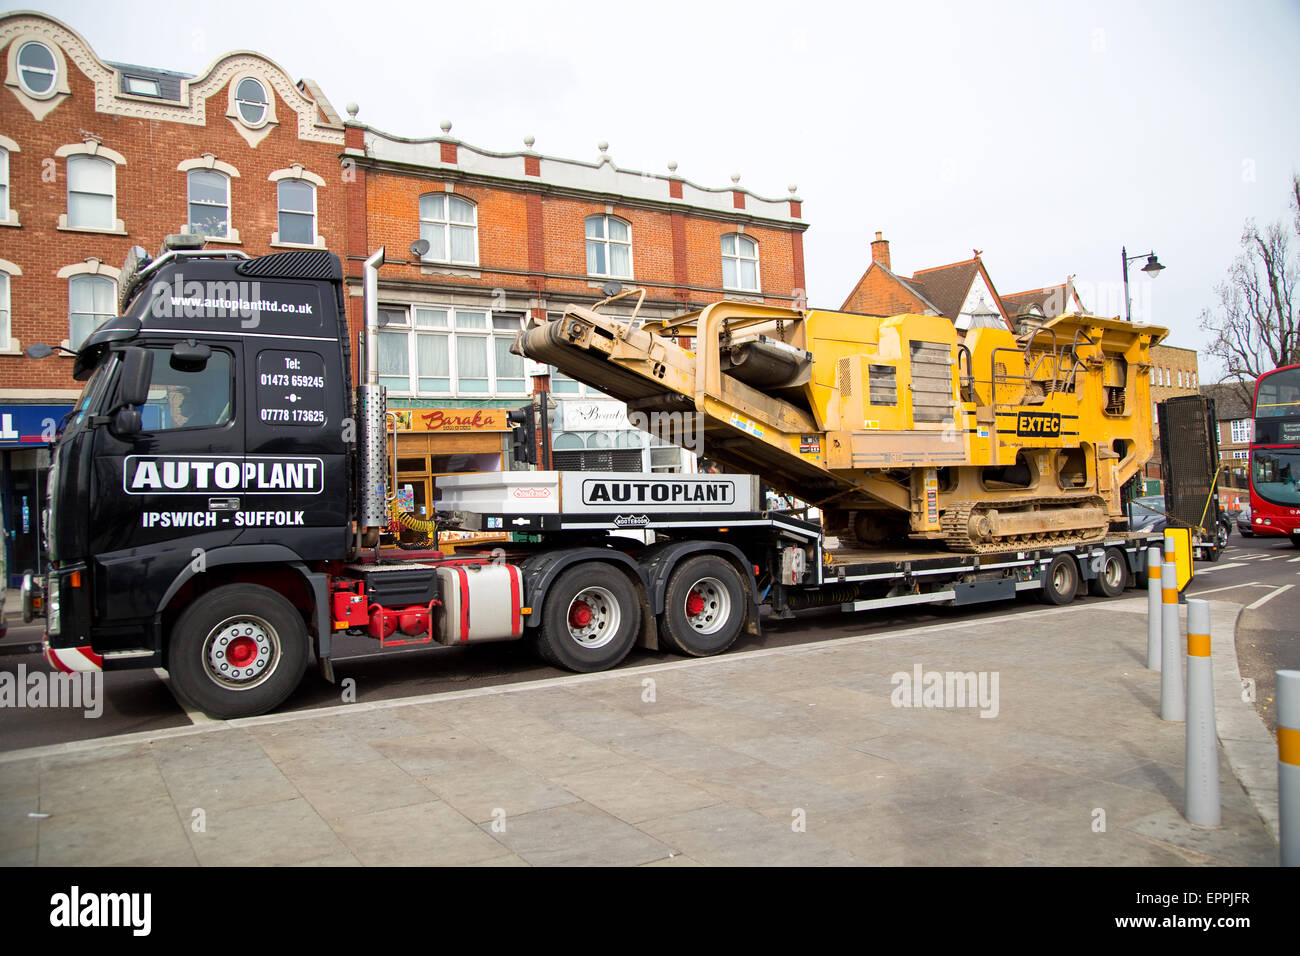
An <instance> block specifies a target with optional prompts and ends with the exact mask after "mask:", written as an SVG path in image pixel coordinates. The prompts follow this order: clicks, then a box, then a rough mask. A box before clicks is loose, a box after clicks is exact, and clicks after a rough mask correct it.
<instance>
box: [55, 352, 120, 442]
mask: <svg viewBox="0 0 1300 956" xmlns="http://www.w3.org/2000/svg"><path fill="white" fill-rule="evenodd" d="M116 364H117V355H115V354H113V353H111V352H110V353H106V354H105V355H104V357H103V358H102V359H101V360H100V362H99V365H97V366H96V367H95V371H93V372H91V373H90V378H88V379H87V380H86V386H85V388H83V389H82V390H81V396H80V397H79V398H78V399H77V404H76V405H74V406H73V407H72V412H71V413H70V414H69V415H68V418H67V421H65V422H64V425H63V429H67V428H75V427H76V426H77V425H80V424H81V423H82V422H83V421H85V419H86V416H88V415H94V414H96V413H97V412H99V411H100V405H101V404H103V402H104V393H105V392H106V391H107V390H108V383H109V381H110V380H111V379H112V377H113V367H114V366H115V365H116ZM63 429H61V430H63Z"/></svg>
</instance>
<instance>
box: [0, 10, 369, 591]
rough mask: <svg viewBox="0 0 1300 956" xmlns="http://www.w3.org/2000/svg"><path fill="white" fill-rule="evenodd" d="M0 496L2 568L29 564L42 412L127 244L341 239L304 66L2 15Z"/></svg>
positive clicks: (332, 126)
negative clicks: (180, 61) (187, 236)
mask: <svg viewBox="0 0 1300 956" xmlns="http://www.w3.org/2000/svg"><path fill="white" fill-rule="evenodd" d="M0 56H2V57H3V60H2V61H0V69H3V71H4V75H3V82H4V89H3V90H0V101H3V104H4V105H3V108H2V109H0V116H2V117H3V124H2V125H0V423H8V425H9V426H12V427H4V428H0V507H3V509H4V521H5V527H6V528H7V529H9V530H10V531H11V532H12V533H13V534H14V535H15V536H16V537H14V538H11V539H10V541H11V545H12V549H11V551H10V554H9V557H10V561H9V570H10V572H11V574H12V573H14V572H17V571H20V570H23V569H25V568H26V569H30V568H31V567H34V566H35V564H36V562H37V560H38V557H37V555H36V548H37V543H36V542H37V528H36V525H37V522H36V520H35V518H34V517H33V516H34V515H38V514H39V512H40V502H41V500H42V498H43V495H44V490H43V470H44V461H45V456H46V452H45V450H44V440H43V438H42V435H41V434H40V433H41V431H42V430H43V428H42V425H41V423H42V422H47V421H51V420H54V421H57V419H58V418H60V417H61V414H62V411H64V410H66V409H67V408H69V407H71V404H72V401H73V400H74V399H75V398H76V396H77V394H78V393H79V391H80V384H79V383H78V382H75V381H74V380H73V379H72V376H71V369H72V360H71V358H69V357H67V356H66V355H58V354H56V355H54V356H51V357H50V358H47V359H43V360H39V361H38V360H34V359H28V358H25V357H24V356H23V354H22V350H23V349H24V348H26V347H27V346H29V345H31V344H33V343H35V342H44V343H46V344H48V345H51V346H57V345H59V344H60V343H62V344H64V345H65V346H75V345H76V344H77V343H78V342H79V341H80V340H81V339H83V338H84V337H85V335H87V334H88V333H89V332H90V331H91V330H92V329H93V328H94V327H95V326H96V325H98V324H99V323H100V322H102V321H103V320H104V319H105V318H107V317H108V316H111V315H115V314H117V309H118V304H117V290H118V280H119V278H120V275H119V267H120V265H121V264H122V262H123V260H124V259H125V257H126V254H127V251H128V249H130V247H131V246H133V245H140V246H143V247H144V248H145V249H146V250H147V251H149V252H151V253H153V252H156V251H157V250H158V248H159V244H160V243H161V240H162V238H163V236H164V235H166V234H168V233H174V232H180V231H186V230H187V229H188V230H193V229H197V230H198V231H202V232H204V233H206V234H207V235H208V237H209V241H210V244H211V245H212V246H213V247H216V248H221V249H231V250H238V251H241V252H245V253H247V254H248V255H250V256H256V255H261V254H264V253H268V252H273V251H277V250H279V249H294V248H313V247H315V248H327V247H328V248H339V247H341V246H342V244H343V234H344V222H345V204H344V194H345V192H344V188H343V182H342V177H341V175H340V173H341V170H340V166H339V154H340V153H341V152H342V149H343V124H342V122H341V121H340V119H339V118H338V116H337V115H336V114H335V112H334V110H333V108H332V107H331V106H330V104H329V102H328V101H327V100H326V99H325V98H324V96H323V95H322V94H321V93H320V91H319V90H318V89H317V88H316V87H315V85H314V84H313V83H312V82H311V81H310V80H300V81H296V82H295V81H294V80H293V79H292V78H291V77H290V75H289V74H288V73H286V72H285V71H284V70H283V69H282V68H281V67H280V66H278V65H277V64H275V63H273V62H272V61H270V60H268V59H267V58H265V57H263V56H260V55H258V54H256V53H249V52H238V53H229V54H226V55H225V56H221V57H218V58H217V59H216V60H215V61H214V62H213V63H211V64H210V65H209V66H208V67H207V68H206V69H205V70H203V71H202V72H201V73H199V74H198V75H195V76H190V75H187V74H183V73H176V72H172V71H168V70H161V69H156V68H153V67H143V66H134V65H131V64H125V63H113V62H108V61H105V60H103V59H101V57H100V55H99V54H98V53H97V52H96V51H95V50H94V49H92V48H91V46H90V44H89V43H88V42H87V41H86V40H85V39H84V38H83V37H81V36H80V35H79V34H78V33H77V32H76V31H74V30H73V29H71V28H70V27H68V26H66V25H65V24H63V23H61V22H59V21H58V20H56V19H54V18H53V17H48V16H44V15H42V14H38V13H11V14H6V15H4V16H0Z"/></svg>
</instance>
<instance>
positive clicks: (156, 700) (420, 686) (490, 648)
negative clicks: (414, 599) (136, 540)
mask: <svg viewBox="0 0 1300 956" xmlns="http://www.w3.org/2000/svg"><path fill="white" fill-rule="evenodd" d="M1298 573H1300V551H1296V550H1295V549H1293V548H1292V547H1291V545H1290V543H1289V542H1288V541H1286V540H1277V541H1273V540H1269V539H1261V538H1256V539H1242V538H1241V537H1239V536H1238V535H1236V534H1234V535H1233V536H1232V538H1231V540H1230V542H1229V547H1228V550H1227V552H1225V554H1224V555H1223V557H1222V558H1221V559H1220V560H1219V562H1218V563H1217V564H1209V563H1203V564H1200V565H1198V568H1197V577H1196V579H1195V580H1194V581H1193V582H1192V584H1191V585H1189V587H1188V589H1187V593H1188V594H1189V595H1190V596H1197V595H1202V594H1203V595H1205V596H1206V597H1212V598H1214V599H1216V600H1226V601H1233V602H1236V603H1239V604H1242V605H1243V607H1244V608H1245V610H1244V611H1243V613H1242V616H1241V618H1240V619H1239V622H1238V630H1237V651H1238V655H1239V658H1240V661H1241V672H1242V674H1243V676H1245V677H1253V678H1254V680H1255V686H1256V702H1257V706H1258V707H1259V709H1260V713H1261V714H1262V715H1263V716H1264V718H1265V720H1266V721H1268V722H1269V726H1270V728H1271V729H1272V728H1273V706H1274V701H1273V671H1274V669H1276V668H1279V667H1300V641H1297V639H1296V637H1295V635H1296V626H1295V622H1296V621H1300V588H1298V587H1290V588H1287V587H1286V585H1287V584H1291V583H1293V582H1296V581H1298V580H1300V578H1298V577H1297V575H1298ZM1130 593H1134V592H1130ZM1018 600H1020V601H1022V602H1024V601H1027V602H1031V603H1032V602H1033V601H1034V596H1033V594H1032V593H1027V594H1022V595H1021V596H1020V598H1019V599H1018ZM1098 600H1100V599H1098V598H1092V597H1080V598H1078V599H1077V602H1078V603H1083V604H1086V603H1088V602H1094V601H1098ZM1006 610H1007V605H1006V603H1001V602H999V603H994V604H990V605H987V606H985V607H982V608H974V609H972V608H941V607H913V608H903V609H900V610H898V611H896V612H893V613H887V614H885V613H881V612H879V611H876V612H865V613H860V614H843V613H841V612H840V611H839V610H838V609H835V608H829V609H822V610H814V611H806V612H803V613H801V614H800V615H799V616H798V617H797V618H795V619H793V620H785V621H781V620H776V619H774V618H771V617H768V618H766V619H765V620H764V624H763V635H762V637H757V638H756V637H752V636H750V635H742V636H741V638H740V639H739V640H738V641H737V642H736V644H735V646H734V647H733V648H732V649H731V651H729V652H728V653H733V654H734V653H743V652H744V651H747V650H755V649H759V648H767V647H782V646H788V645H792V644H800V643H807V642H811V641H820V640H827V639H830V638H835V637H843V636H849V635H856V634H870V633H874V632H882V631H888V630H902V629H907V628H913V627H924V626H926V625H930V624H934V623H936V622H941V621H945V620H957V619H960V620H970V619H972V618H978V617H980V616H984V615H998V614H1004V613H1005V612H1006ZM40 639H41V627H40V625H38V624H33V625H26V626H24V625H22V624H21V623H20V622H14V621H12V620H11V622H10V631H9V635H8V636H7V637H6V638H5V640H4V642H3V645H0V649H3V650H5V651H7V653H3V654H0V672H5V671H8V672H10V673H13V674H14V675H15V676H20V675H21V674H23V673H32V672H33V671H42V672H46V671H48V670H49V668H48V667H47V665H46V664H45V662H44V659H43V658H42V656H41V655H40V653H39V652H36V653H14V651H21V650H22V649H23V646H24V645H25V644H28V643H30V644H33V645H39V642H40ZM334 640H335V648H336V657H335V667H334V670H335V677H336V679H337V681H338V683H336V684H330V683H328V682H327V681H325V680H324V679H323V678H321V677H320V676H319V675H318V674H317V673H316V672H315V671H314V670H313V671H309V672H308V674H307V675H306V677H305V678H304V680H303V682H302V684H301V685H300V686H299V687H298V689H297V690H296V691H295V692H294V694H293V695H292V696H291V697H290V698H289V700H288V701H287V702H286V703H285V704H284V705H283V706H282V707H281V708H280V709H281V710H282V711H286V710H290V711H291V710H303V709H307V708H318V707H330V706H341V705H342V704H343V703H344V702H345V700H344V698H345V695H347V696H351V697H352V698H353V699H355V700H357V701H369V700H391V699H397V698H405V697H417V696H422V695H426V694H436V693H440V692H447V691H456V690H463V689H466V688H472V687H482V686H487V685H496V684H508V683H517V682H521V681H531V680H539V679H543V678H547V677H554V676H556V675H557V673H559V672H558V671H556V670H555V669H554V668H552V667H550V666H548V665H546V664H544V663H542V662H540V661H539V660H538V658H537V657H536V655H535V654H534V653H533V651H532V648H531V647H530V646H528V643H527V642H526V641H520V642H515V643H506V644H485V645H480V646H477V647H466V648H459V647H457V648H443V647H417V648H406V649H393V650H381V649H380V648H379V647H378V645H377V644H376V642H374V641H373V640H370V639H369V638H363V637H347V636H345V635H343V636H336V637H335V639H334ZM676 659H677V658H676V657H674V656H673V655H671V654H667V653H664V652H654V651H644V650H640V649H637V650H634V651H633V653H632V654H631V655H630V656H629V658H628V661H627V663H628V664H640V665H645V664H653V663H655V662H657V661H671V660H676ZM349 681H350V682H351V683H348V682H349ZM101 697H102V714H101V715H100V716H99V717H96V718H87V717H85V716H83V713H84V711H83V710H79V709H74V708H44V709H39V710H35V709H24V708H13V707H0V750H14V749H20V748H25V747H34V746H42V745H47V744H55V743H60V742H64V741H70V740H84V739H90V738H100V737H110V736H117V735H120V734H127V733H135V732H139V731H151V730H160V729H164V728H168V727H182V726H186V725H188V724H190V723H192V722H195V721H204V720H207V718H205V717H204V716H203V715H201V714H189V713H187V712H186V710H185V709H184V708H183V707H182V706H181V705H180V704H179V703H178V702H177V700H176V698H175V697H174V696H173V695H172V693H171V691H170V690H169V688H168V684H167V681H166V679H165V675H164V674H163V673H162V672H154V671H148V670H142V671H113V672H111V673H108V674H106V675H105V677H104V692H103V694H102V695H101Z"/></svg>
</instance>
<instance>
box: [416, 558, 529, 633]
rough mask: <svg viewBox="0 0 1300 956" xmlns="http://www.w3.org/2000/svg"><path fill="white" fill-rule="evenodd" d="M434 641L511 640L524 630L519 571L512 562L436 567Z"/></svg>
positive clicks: (522, 588)
mask: <svg viewBox="0 0 1300 956" xmlns="http://www.w3.org/2000/svg"><path fill="white" fill-rule="evenodd" d="M438 585H439V587H438V590H439V594H440V595H441V598H442V607H440V608H439V609H438V627H437V638H438V643H440V644H446V645H448V646H452V645H456V644H474V643H477V642H485V641H511V640H514V639H515V638H517V637H520V636H522V635H523V633H524V617H523V614H522V613H521V608H522V607H523V601H524V581H523V575H521V574H520V572H519V569H518V568H517V567H515V566H514V565H513V564H469V565H447V566H443V567H440V568H438Z"/></svg>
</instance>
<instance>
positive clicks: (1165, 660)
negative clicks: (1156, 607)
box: [1160, 538, 1187, 722]
mask: <svg viewBox="0 0 1300 956" xmlns="http://www.w3.org/2000/svg"><path fill="white" fill-rule="evenodd" d="M1175 547H1176V545H1175V544H1174V539H1173V538H1165V563H1164V567H1163V568H1162V569H1161V588H1160V591H1161V603H1160V662H1161V668H1160V719H1161V720H1169V721H1176V722H1177V721H1183V720H1185V719H1186V718H1187V702H1186V699H1185V697H1184V696H1183V655H1182V653H1181V648H1182V646H1183V634H1182V628H1180V627H1179V625H1178V568H1177V566H1175V564H1174V560H1175V551H1174V549H1175Z"/></svg>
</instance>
